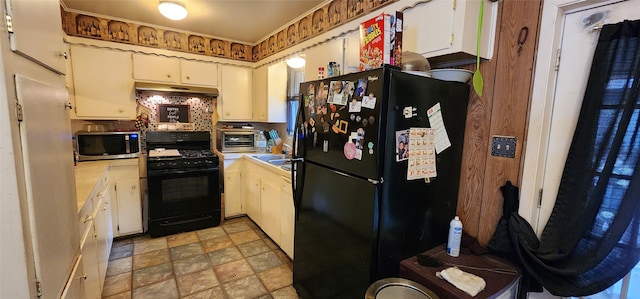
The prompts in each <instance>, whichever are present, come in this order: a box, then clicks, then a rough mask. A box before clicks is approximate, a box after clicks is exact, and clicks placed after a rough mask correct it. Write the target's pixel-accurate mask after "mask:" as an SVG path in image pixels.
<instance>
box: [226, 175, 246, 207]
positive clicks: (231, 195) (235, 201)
mask: <svg viewBox="0 0 640 299" xmlns="http://www.w3.org/2000/svg"><path fill="white" fill-rule="evenodd" d="M242 213H243V211H242V175H241V173H240V171H235V170H234V171H228V170H225V171H224V215H225V217H230V216H236V215H240V214H242Z"/></svg>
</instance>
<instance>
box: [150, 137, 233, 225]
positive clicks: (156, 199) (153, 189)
mask: <svg viewBox="0 0 640 299" xmlns="http://www.w3.org/2000/svg"><path fill="white" fill-rule="evenodd" d="M146 140H147V151H148V158H147V178H148V184H149V234H150V235H151V237H159V236H165V235H169V234H175V233H180V232H185V231H192V230H196V229H202V228H207V227H213V226H218V225H219V224H220V220H221V217H222V214H221V209H220V169H219V160H218V157H217V156H216V155H215V154H214V153H213V152H212V151H211V148H210V146H211V138H210V134H209V132H207V131H196V132H183V131H180V132H171V131H168V132H167V131H157V132H147V134H146Z"/></svg>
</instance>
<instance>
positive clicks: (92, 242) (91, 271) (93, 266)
mask: <svg viewBox="0 0 640 299" xmlns="http://www.w3.org/2000/svg"><path fill="white" fill-rule="evenodd" d="M83 223H84V224H87V225H88V226H87V227H86V229H85V231H84V233H83V234H82V239H81V240H80V254H81V255H82V266H83V271H84V272H83V275H84V276H85V281H84V292H85V298H100V295H101V293H102V285H101V284H100V281H101V280H100V270H99V269H98V247H97V246H98V244H97V241H96V232H95V225H94V221H93V219H88V220H86V221H81V223H80V224H81V225H82V224H83Z"/></svg>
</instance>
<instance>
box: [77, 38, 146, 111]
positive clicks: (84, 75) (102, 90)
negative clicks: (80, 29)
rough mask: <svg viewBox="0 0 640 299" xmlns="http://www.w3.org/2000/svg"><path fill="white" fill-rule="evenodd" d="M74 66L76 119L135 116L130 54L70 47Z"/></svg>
mask: <svg viewBox="0 0 640 299" xmlns="http://www.w3.org/2000/svg"><path fill="white" fill-rule="evenodd" d="M71 65H72V72H73V85H74V93H75V101H76V107H75V111H76V117H77V118H79V119H135V118H136V96H135V89H134V88H133V80H132V79H131V56H130V54H129V53H126V52H120V51H110V50H105V49H99V48H90V47H82V46H71Z"/></svg>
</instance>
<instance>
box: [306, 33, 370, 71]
mask: <svg viewBox="0 0 640 299" xmlns="http://www.w3.org/2000/svg"><path fill="white" fill-rule="evenodd" d="M343 40H344V39H343V38H341V37H340V38H335V39H332V40H329V41H327V42H325V43H323V44H319V45H317V46H315V47H312V48H310V49H308V50H305V52H304V54H305V59H306V62H305V66H304V79H305V81H313V80H318V67H323V68H324V76H325V78H328V77H329V73H328V71H327V63H328V62H330V61H334V62H337V63H339V64H340V66H341V67H342V66H343V61H342V55H343V52H344V49H343V47H344V45H343ZM358 55H359V54H358ZM358 59H359V58H358Z"/></svg>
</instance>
